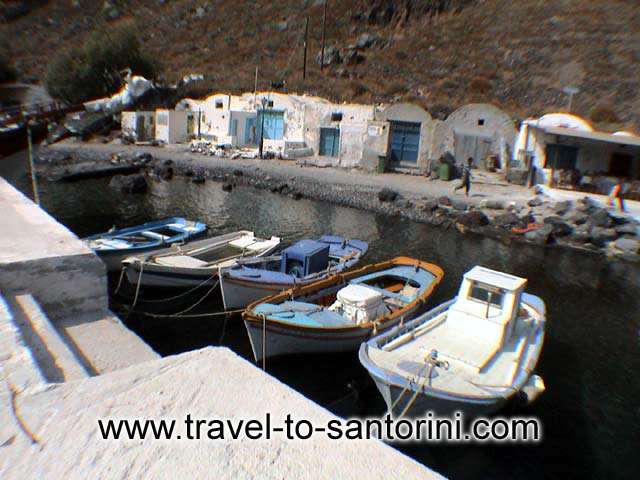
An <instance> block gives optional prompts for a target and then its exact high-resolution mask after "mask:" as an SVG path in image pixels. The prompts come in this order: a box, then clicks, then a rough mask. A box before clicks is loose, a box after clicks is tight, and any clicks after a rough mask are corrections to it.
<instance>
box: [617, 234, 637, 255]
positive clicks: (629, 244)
mask: <svg viewBox="0 0 640 480" xmlns="http://www.w3.org/2000/svg"><path fill="white" fill-rule="evenodd" d="M612 246H613V247H614V248H615V249H616V250H620V251H621V252H623V253H635V254H638V253H640V239H637V238H619V239H618V240H616V241H615V242H613V245H612Z"/></svg>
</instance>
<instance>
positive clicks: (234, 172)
mask: <svg viewBox="0 0 640 480" xmlns="http://www.w3.org/2000/svg"><path fill="white" fill-rule="evenodd" d="M233 175H234V176H236V177H242V176H243V175H244V172H243V171H242V170H234V171H233Z"/></svg>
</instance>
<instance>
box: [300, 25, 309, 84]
mask: <svg viewBox="0 0 640 480" xmlns="http://www.w3.org/2000/svg"><path fill="white" fill-rule="evenodd" d="M308 37H309V17H307V21H306V23H305V25H304V58H303V60H302V80H305V79H306V78H307V40H308Z"/></svg>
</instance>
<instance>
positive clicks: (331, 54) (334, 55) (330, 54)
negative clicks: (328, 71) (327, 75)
mask: <svg viewBox="0 0 640 480" xmlns="http://www.w3.org/2000/svg"><path fill="white" fill-rule="evenodd" d="M316 63H317V64H318V65H320V64H321V63H322V51H319V52H318V54H317V55H316ZM336 63H342V57H341V56H340V50H338V48H336V47H334V46H327V47H325V49H324V64H325V65H333V64H336Z"/></svg>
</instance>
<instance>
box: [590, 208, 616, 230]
mask: <svg viewBox="0 0 640 480" xmlns="http://www.w3.org/2000/svg"><path fill="white" fill-rule="evenodd" d="M587 221H588V222H589V224H590V225H591V226H593V227H600V228H609V227H611V226H612V225H613V220H611V217H610V216H609V212H608V211H607V210H606V209H604V208H598V209H596V210H595V211H593V213H591V214H590V215H589V218H588V219H587Z"/></svg>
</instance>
